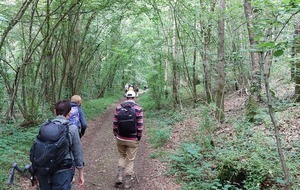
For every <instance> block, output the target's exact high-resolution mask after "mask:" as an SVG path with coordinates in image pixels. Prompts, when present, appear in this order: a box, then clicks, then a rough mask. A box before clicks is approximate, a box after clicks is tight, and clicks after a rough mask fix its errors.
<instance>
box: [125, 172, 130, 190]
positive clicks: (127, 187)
mask: <svg viewBox="0 0 300 190" xmlns="http://www.w3.org/2000/svg"><path fill="white" fill-rule="evenodd" d="M124 188H125V189H130V188H131V175H126V176H125V178H124Z"/></svg>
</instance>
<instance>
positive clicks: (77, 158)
mask: <svg viewBox="0 0 300 190" xmlns="http://www.w3.org/2000/svg"><path fill="white" fill-rule="evenodd" d="M70 111H71V103H70V101H68V100H60V101H58V102H57V103H56V104H55V114H56V118H55V119H54V120H52V121H53V122H57V123H69V122H68V118H69V113H70ZM64 127H65V126H64ZM68 127H69V129H68V131H69V133H68V134H69V135H68V138H69V143H70V147H68V151H67V155H66V156H65V157H64V161H63V165H62V166H61V168H60V169H59V170H58V171H56V172H55V173H54V174H52V175H50V176H49V175H43V174H40V173H39V172H37V173H36V175H37V178H38V181H39V186H40V188H41V190H71V185H72V183H71V182H72V179H73V175H74V173H75V167H76V168H77V169H78V186H79V188H83V184H84V177H83V167H84V162H83V152H82V145H81V141H80V138H79V134H78V129H77V126H75V125H73V124H68ZM49 133H50V134H52V133H55V131H51V129H50V130H49V129H48V131H47V133H46V134H49ZM45 136H46V135H45Z"/></svg>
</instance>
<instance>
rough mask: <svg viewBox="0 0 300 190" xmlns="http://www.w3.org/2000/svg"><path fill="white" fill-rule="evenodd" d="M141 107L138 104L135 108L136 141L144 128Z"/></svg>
mask: <svg viewBox="0 0 300 190" xmlns="http://www.w3.org/2000/svg"><path fill="white" fill-rule="evenodd" d="M143 115H144V114H143V109H142V108H141V107H139V106H137V109H136V118H137V139H138V141H140V140H141V138H142V133H143V129H144V118H143V117H144V116H143Z"/></svg>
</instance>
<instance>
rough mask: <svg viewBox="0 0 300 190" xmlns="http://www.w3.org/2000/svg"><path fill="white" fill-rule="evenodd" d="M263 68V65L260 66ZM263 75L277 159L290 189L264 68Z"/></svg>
mask: <svg viewBox="0 0 300 190" xmlns="http://www.w3.org/2000/svg"><path fill="white" fill-rule="evenodd" d="M259 62H260V63H261V64H266V63H265V60H264V58H263V53H261V54H260V61H259ZM262 68H264V67H262ZM262 73H263V76H264V83H265V88H266V94H267V100H268V102H267V103H268V109H269V115H270V118H271V121H272V124H273V126H274V131H275V139H276V145H277V152H278V155H279V160H280V163H281V167H282V170H283V173H284V179H285V183H286V189H287V190H291V189H292V184H291V179H290V173H289V171H288V167H287V165H286V160H285V158H284V153H283V149H282V145H281V137H280V132H279V131H280V130H279V126H278V123H277V121H276V119H275V114H274V108H273V106H272V105H273V102H272V99H271V95H270V84H269V79H268V78H267V77H268V75H267V71H266V70H264V69H263V70H262Z"/></svg>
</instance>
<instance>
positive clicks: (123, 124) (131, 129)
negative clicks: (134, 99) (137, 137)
mask: <svg viewBox="0 0 300 190" xmlns="http://www.w3.org/2000/svg"><path fill="white" fill-rule="evenodd" d="M134 105H135V104H134V103H129V102H124V103H122V104H121V106H122V108H121V109H120V111H119V113H118V115H117V118H118V132H119V135H121V136H123V137H129V136H130V135H132V134H134V133H136V132H137V126H136V115H135V109H134Z"/></svg>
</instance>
